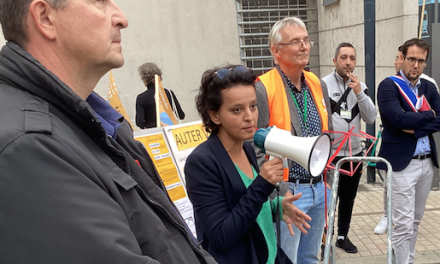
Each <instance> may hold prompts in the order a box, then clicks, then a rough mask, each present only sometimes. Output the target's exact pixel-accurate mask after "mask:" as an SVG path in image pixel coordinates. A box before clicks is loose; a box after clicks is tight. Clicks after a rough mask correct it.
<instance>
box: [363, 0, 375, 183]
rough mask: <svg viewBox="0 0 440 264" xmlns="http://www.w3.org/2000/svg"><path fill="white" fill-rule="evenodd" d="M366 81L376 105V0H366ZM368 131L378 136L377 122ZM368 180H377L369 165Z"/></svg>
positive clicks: (368, 127)
mask: <svg viewBox="0 0 440 264" xmlns="http://www.w3.org/2000/svg"><path fill="white" fill-rule="evenodd" d="M364 31H365V33H364V34H365V36H364V41H365V83H366V84H367V87H368V88H369V89H368V92H369V96H370V97H371V100H373V104H374V105H376V83H375V80H376V0H364ZM367 133H368V134H369V135H371V136H373V137H374V136H376V122H375V123H373V124H371V125H369V124H367ZM367 182H368V183H374V182H376V171H375V168H374V167H372V166H368V167H367Z"/></svg>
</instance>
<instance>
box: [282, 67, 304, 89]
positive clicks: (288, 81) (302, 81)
mask: <svg viewBox="0 0 440 264" xmlns="http://www.w3.org/2000/svg"><path fill="white" fill-rule="evenodd" d="M277 67H278V69H279V70H280V72H281V76H283V78H284V80H286V82H287V84H288V86H289V87H290V89H292V90H294V91H295V92H298V88H297V87H295V85H294V84H293V82H292V81H291V80H290V79H289V77H287V75H286V74H285V73H284V72H283V70H281V68H279V66H277ZM305 82H306V77H305V76H304V72H301V89H302V86H304V85H305ZM289 84H291V86H290V85H289ZM292 87H293V88H292Z"/></svg>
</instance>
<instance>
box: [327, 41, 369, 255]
mask: <svg viewBox="0 0 440 264" xmlns="http://www.w3.org/2000/svg"><path fill="white" fill-rule="evenodd" d="M333 64H334V65H335V70H334V71H333V72H332V73H330V74H329V75H327V76H325V77H324V78H322V80H323V81H324V82H325V83H326V84H327V89H328V94H329V97H330V102H331V106H332V111H331V112H332V121H333V129H334V131H339V132H348V131H350V130H351V129H352V127H354V129H353V131H352V133H353V134H357V135H358V134H359V131H360V130H361V120H364V121H365V122H366V123H367V124H373V123H374V121H375V119H376V114H377V113H376V107H375V106H374V104H373V101H372V100H371V98H370V97H369V96H368V88H367V86H366V85H365V83H363V82H361V81H359V79H358V78H357V77H356V76H354V75H353V71H354V69H355V68H356V50H355V49H354V47H353V45H351V44H350V43H347V42H343V43H341V44H339V45H338V47H337V48H336V52H335V57H334V58H333ZM339 136H341V134H335V137H336V138H337V137H339ZM350 142H351V145H350V146H349V141H347V142H346V143H345V145H344V146H342V148H341V149H340V151H339V153H338V154H337V156H336V158H335V159H334V160H333V164H336V163H337V162H338V161H339V160H340V159H342V158H345V157H349V156H363V152H362V146H361V140H360V138H359V137H356V136H351V137H350ZM339 147H340V142H339V144H333V145H332V148H333V153H332V154H334V152H335V151H336V150H337V149H338V148H339ZM350 150H351V152H350ZM358 164H359V163H358V162H354V163H353V164H352V165H351V164H350V163H349V162H346V163H344V164H342V167H341V168H342V169H344V170H346V171H350V167H351V166H353V169H354V168H356V167H357V166H358ZM361 176H362V162H360V165H359V167H357V169H356V170H355V171H354V174H353V175H352V176H348V175H345V174H343V173H340V176H339V188H338V197H339V204H338V237H337V240H336V246H337V247H339V248H342V249H344V250H345V251H346V252H347V253H356V252H357V248H356V246H355V245H353V243H351V241H350V239H348V237H347V235H348V231H349V230H350V222H351V215H352V212H353V205H354V200H355V198H356V193H357V189H358V186H359V181H360V179H361Z"/></svg>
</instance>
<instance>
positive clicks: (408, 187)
mask: <svg viewBox="0 0 440 264" xmlns="http://www.w3.org/2000/svg"><path fill="white" fill-rule="evenodd" d="M428 55H429V45H428V44H427V43H426V42H425V41H423V40H421V39H417V38H413V39H410V40H408V41H406V42H405V43H404V44H403V46H402V54H401V56H400V58H401V60H402V66H401V70H400V71H399V72H398V73H397V75H396V76H391V77H388V78H386V79H385V80H383V81H382V82H381V83H380V84H379V87H378V92H377V102H378V106H379V112H380V117H381V119H382V125H383V133H382V144H381V146H380V150H379V154H378V156H379V157H382V158H384V159H386V160H388V161H389V162H390V164H391V165H392V168H393V177H392V208H393V226H394V227H393V234H392V243H393V247H394V251H395V255H396V259H397V263H399V264H407V263H414V254H415V245H416V242H417V234H418V227H419V225H420V222H421V221H422V218H423V214H424V212H425V206H426V201H427V199H428V195H429V191H430V189H431V183H432V178H433V175H434V166H435V167H437V168H438V161H437V151H436V146H435V141H434V138H433V136H432V134H433V133H435V132H438V131H440V116H439V115H440V97H439V94H438V92H437V89H436V88H435V86H434V84H432V83H431V82H429V81H427V80H425V79H421V78H420V75H421V74H422V72H423V70H424V68H425V66H426V63H427V59H428ZM422 95H423V97H424V98H425V99H426V101H427V102H428V104H429V106H426V108H424V109H422V108H420V109H418V108H417V101H418V97H419V96H420V97H421V96H422ZM376 168H378V169H381V170H386V169H387V167H386V165H385V164H384V163H383V162H379V163H377V164H376Z"/></svg>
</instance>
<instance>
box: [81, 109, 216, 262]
mask: <svg viewBox="0 0 440 264" xmlns="http://www.w3.org/2000/svg"><path fill="white" fill-rule="evenodd" d="M87 110H88V109H87ZM88 112H89V113H90V114H91V116H92V120H93V122H95V123H97V124H98V126H99V128H100V130H101V134H103V135H104V137H103V138H101V140H103V141H105V143H106V145H107V147H109V148H110V149H111V150H112V151H113V152H114V153H116V154H117V155H119V156H121V157H123V158H124V161H125V165H126V167H127V174H128V175H129V176H130V177H131V170H130V163H129V162H128V159H127V157H126V155H125V154H124V153H123V152H121V151H119V150H118V149H116V148H115V147H114V146H113V145H112V144H110V143H109V139H108V138H107V133H106V132H105V129H104V126H103V125H102V123H101V121H100V120H99V119H97V117H95V116H94V115H93V114H92V113H91V111H90V110H88ZM137 142H138V144H141V145H142V143H140V142H139V141H137ZM142 148H143V149H144V151H145V152H146V153H145V154H146V156H147V157H148V159H150V161H151V162H152V160H151V157H150V155H149V154H148V152H147V150H146V149H145V148H144V146H143V145H142ZM152 164H154V163H153V162H152ZM153 169H154V171H155V172H156V176H157V177H158V179H159V181H160V183H161V185H162V188H163V190H164V191H162V192H163V193H164V195H166V197H168V198H169V195H168V192H167V191H166V188H165V185H164V183H163V181H162V179H161V178H160V176H159V173H158V171H157V170H156V168H155V167H154V166H153ZM134 188H135V189H136V191H137V192H138V193H139V195H140V196H141V198H143V200H145V202H147V203H149V204H151V205H154V206H155V207H156V208H158V209H159V210H160V211H161V212H162V213H163V214H164V215H165V216H166V217H167V219H168V220H169V221H170V222H171V223H172V224H174V225H175V226H176V227H177V228H178V229H179V230H180V231H181V232H182V233H183V234H184V235H185V237H186V240H187V241H188V242H189V244H190V247H191V248H192V249H193V250H194V252H196V253H198V254H199V255H200V257H201V258H202V260H204V261H205V263H208V262H207V260H206V259H205V256H204V255H203V253H202V251H201V250H200V248H199V247H200V244H199V243H198V241H197V239H195V238H194V236H193V235H192V234H190V233H189V230H188V228H187V227H185V226H182V224H181V223H179V222H177V221H176V220H175V219H173V217H172V216H171V215H170V214H169V212H168V211H167V210H166V209H165V208H164V207H163V206H162V205H161V204H159V203H158V202H156V201H155V200H153V199H152V198H149V197H148V196H147V194H146V193H145V191H144V190H143V189H142V188H140V187H139V186H138V185H136V186H135V187H134ZM168 201H169V202H172V201H171V199H170V198H169V199H168ZM170 205H171V204H170ZM171 206H173V205H171ZM175 210H176V213H177V214H179V215H180V213H179V212H178V211H177V209H175ZM180 219H181V220H182V221H183V219H182V217H181V216H180ZM194 240H195V241H194ZM196 245H197V246H196Z"/></svg>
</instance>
